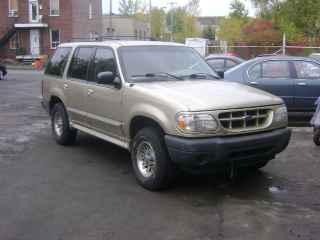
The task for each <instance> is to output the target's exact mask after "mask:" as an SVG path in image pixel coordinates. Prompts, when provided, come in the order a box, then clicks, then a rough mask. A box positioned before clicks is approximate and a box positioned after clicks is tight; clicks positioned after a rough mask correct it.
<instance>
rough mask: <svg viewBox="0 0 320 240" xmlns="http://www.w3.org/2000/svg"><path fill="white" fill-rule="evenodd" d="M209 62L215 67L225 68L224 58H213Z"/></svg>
mask: <svg viewBox="0 0 320 240" xmlns="http://www.w3.org/2000/svg"><path fill="white" fill-rule="evenodd" d="M207 62H208V63H209V65H210V66H211V67H212V68H213V69H223V68H224V59H211V60H210V59H209V60H208V61H207Z"/></svg>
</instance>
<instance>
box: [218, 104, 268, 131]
mask: <svg viewBox="0 0 320 240" xmlns="http://www.w3.org/2000/svg"><path fill="white" fill-rule="evenodd" d="M271 114H272V110H270V109H249V110H235V111H229V112H222V113H220V114H219V121H220V123H221V125H222V126H223V128H224V129H226V130H228V131H247V130H256V129H263V128H266V127H268V125H269V123H270V118H271Z"/></svg>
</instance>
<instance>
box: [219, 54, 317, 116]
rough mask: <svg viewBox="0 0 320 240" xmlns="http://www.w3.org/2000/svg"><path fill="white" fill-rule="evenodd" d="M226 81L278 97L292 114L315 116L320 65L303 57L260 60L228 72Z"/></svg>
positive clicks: (249, 62) (243, 64)
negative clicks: (251, 87) (245, 85)
mask: <svg viewBox="0 0 320 240" xmlns="http://www.w3.org/2000/svg"><path fill="white" fill-rule="evenodd" d="M225 80H226V81H234V82H240V83H243V84H247V85H250V86H253V87H256V88H259V89H262V90H265V91H267V92H270V93H272V94H274V95H277V96H279V97H281V98H282V99H283V100H284V101H285V103H286V105H287V108H288V111H289V112H291V113H294V112H295V113H296V112H299V113H301V112H304V113H308V114H309V113H310V114H311V113H313V112H314V111H315V105H314V102H315V101H316V100H317V98H318V97H319V96H320V63H319V62H317V61H316V60H312V59H310V58H302V57H288V56H275V57H259V58H255V59H252V60H250V61H247V62H245V63H242V64H240V65H238V66H237V67H235V68H233V69H231V70H229V71H227V72H226V73H225Z"/></svg>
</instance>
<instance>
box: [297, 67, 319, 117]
mask: <svg viewBox="0 0 320 240" xmlns="http://www.w3.org/2000/svg"><path fill="white" fill-rule="evenodd" d="M294 67H295V71H296V76H295V78H296V79H295V93H296V94H295V95H296V96H295V108H296V110H297V111H302V112H314V111H315V110H316V106H315V104H314V103H315V102H316V100H317V98H318V97H320V65H319V64H317V63H315V62H311V61H310V62H309V61H295V62H294Z"/></svg>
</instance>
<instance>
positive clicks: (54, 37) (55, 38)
mask: <svg viewBox="0 0 320 240" xmlns="http://www.w3.org/2000/svg"><path fill="white" fill-rule="evenodd" d="M50 42H51V48H52V49H56V48H57V47H58V46H59V44H60V31H59V30H50Z"/></svg>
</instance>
